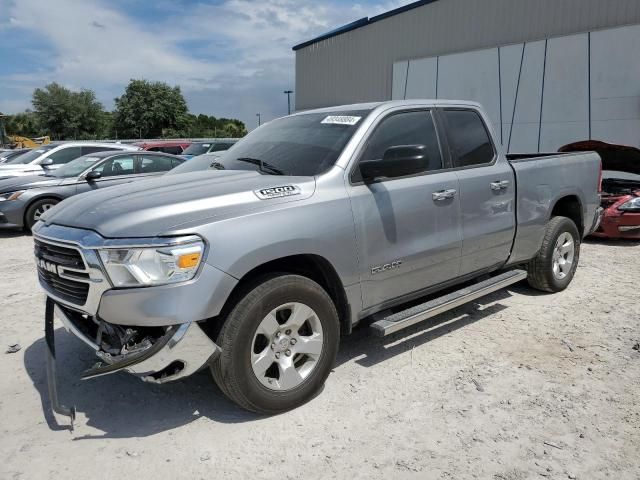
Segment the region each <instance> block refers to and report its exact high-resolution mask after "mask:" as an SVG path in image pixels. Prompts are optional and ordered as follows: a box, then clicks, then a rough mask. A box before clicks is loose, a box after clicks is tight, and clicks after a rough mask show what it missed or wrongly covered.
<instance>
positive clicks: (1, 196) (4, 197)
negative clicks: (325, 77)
mask: <svg viewBox="0 0 640 480" xmlns="http://www.w3.org/2000/svg"><path fill="white" fill-rule="evenodd" d="M24 192H26V190H18V191H17V192H7V193H0V202H6V201H8V200H15V199H17V198H18V197H19V196H20V195H22V194H23V193H24Z"/></svg>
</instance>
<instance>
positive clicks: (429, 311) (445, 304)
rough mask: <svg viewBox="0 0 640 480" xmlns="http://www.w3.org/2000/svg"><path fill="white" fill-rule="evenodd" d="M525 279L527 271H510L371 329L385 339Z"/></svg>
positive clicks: (395, 316)
mask: <svg viewBox="0 0 640 480" xmlns="http://www.w3.org/2000/svg"><path fill="white" fill-rule="evenodd" d="M525 278H527V272H526V271H525V270H510V271H508V272H504V273H501V274H500V275H496V276H495V277H491V278H489V279H487V280H483V281H482V282H478V283H476V284H474V285H471V286H469V287H465V288H462V289H460V290H457V291H455V292H452V293H449V294H448V295H444V296H442V297H438V298H434V299H433V300H429V301H428V302H425V303H422V304H420V305H416V306H415V307H411V308H408V309H407V310H402V311H401V312H397V313H394V314H392V315H389V316H388V317H385V318H383V319H381V320H378V321H377V322H374V323H372V324H371V328H372V329H373V332H374V334H375V335H376V336H378V337H384V336H386V335H389V334H391V333H394V332H397V331H398V330H402V329H403V328H407V327H410V326H411V325H415V324H416V323H419V322H422V321H423V320H426V319H428V318H431V317H435V316H436V315H439V314H441V313H443V312H446V311H447V310H452V309H454V308H456V307H459V306H460V305H464V304H465V303H468V302H471V301H473V300H475V299H477V298H480V297H484V296H485V295H488V294H490V293H493V292H495V291H497V290H500V289H502V288H505V287H508V286H509V285H512V284H514V283H517V282H519V281H521V280H524V279H525Z"/></svg>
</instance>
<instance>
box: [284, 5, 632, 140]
mask: <svg viewBox="0 0 640 480" xmlns="http://www.w3.org/2000/svg"><path fill="white" fill-rule="evenodd" d="M294 51H295V52H296V109H297V110H304V109H309V108H315V107H324V106H330V105H337V104H346V103H357V102H366V101H377V100H389V99H402V98H407V99H409V98H453V99H464V100H474V101H478V102H480V103H482V104H483V105H484V106H485V108H486V110H487V111H488V113H489V115H490V117H491V120H492V122H493V124H494V128H495V130H496V132H497V134H498V136H499V137H500V138H501V140H502V143H503V145H504V146H505V147H507V148H508V150H509V151H511V152H518V151H522V152H532V151H533V152H535V151H555V150H557V149H558V147H560V146H561V145H564V144H567V143H570V142H573V141H578V140H587V139H594V140H604V141H607V142H612V143H621V144H627V145H634V146H640V0H422V1H419V2H414V3H412V4H410V5H407V6H405V7H401V8H399V9H396V10H393V11H390V12H387V13H385V14H382V15H378V16H377V17H372V18H363V19H360V20H358V21H356V22H353V23H351V24H349V25H346V26H344V27H340V28H338V29H336V30H334V31H332V32H329V33H327V34H325V35H322V36H320V37H318V38H315V39H312V40H310V41H307V42H304V43H302V44H300V45H297V46H295V47H294Z"/></svg>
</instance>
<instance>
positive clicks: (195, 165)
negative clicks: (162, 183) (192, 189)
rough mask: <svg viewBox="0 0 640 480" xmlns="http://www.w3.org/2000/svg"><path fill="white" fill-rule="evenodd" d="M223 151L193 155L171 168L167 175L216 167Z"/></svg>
mask: <svg viewBox="0 0 640 480" xmlns="http://www.w3.org/2000/svg"><path fill="white" fill-rule="evenodd" d="M223 153H224V152H212V153H205V154H203V155H198V156H197V157H193V158H192V159H191V160H189V161H188V162H184V163H183V164H182V165H179V166H177V167H176V168H174V169H173V170H171V171H170V172H169V173H167V175H177V174H180V173H189V172H198V171H202V170H209V169H216V166H219V165H220V164H219V163H218V159H219V158H220V157H221V156H222V154H223Z"/></svg>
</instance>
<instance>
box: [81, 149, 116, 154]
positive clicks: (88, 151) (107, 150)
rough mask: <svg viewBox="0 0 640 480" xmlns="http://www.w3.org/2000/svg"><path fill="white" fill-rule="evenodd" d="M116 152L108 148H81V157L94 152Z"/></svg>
mask: <svg viewBox="0 0 640 480" xmlns="http://www.w3.org/2000/svg"><path fill="white" fill-rule="evenodd" d="M115 150H118V149H117V148H109V147H82V155H89V154H90V153H96V152H109V151H115Z"/></svg>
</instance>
